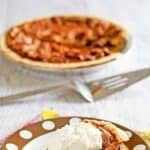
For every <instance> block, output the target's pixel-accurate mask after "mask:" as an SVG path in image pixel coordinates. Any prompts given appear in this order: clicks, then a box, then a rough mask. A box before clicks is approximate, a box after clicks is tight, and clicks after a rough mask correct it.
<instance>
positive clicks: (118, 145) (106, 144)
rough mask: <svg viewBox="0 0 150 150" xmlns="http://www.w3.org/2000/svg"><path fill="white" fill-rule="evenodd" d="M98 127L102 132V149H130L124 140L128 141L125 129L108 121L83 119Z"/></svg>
mask: <svg viewBox="0 0 150 150" xmlns="http://www.w3.org/2000/svg"><path fill="white" fill-rule="evenodd" d="M83 121H84V122H86V123H90V124H92V125H94V126H95V127H96V128H98V129H99V130H100V131H101V132H102V139H103V145H102V150H128V148H127V147H126V146H125V144H124V142H126V141H128V140H129V138H128V136H127V135H126V134H125V133H124V131H123V130H121V129H119V128H118V127H116V126H115V125H113V124H112V123H110V122H106V121H97V120H89V119H84V120H83Z"/></svg>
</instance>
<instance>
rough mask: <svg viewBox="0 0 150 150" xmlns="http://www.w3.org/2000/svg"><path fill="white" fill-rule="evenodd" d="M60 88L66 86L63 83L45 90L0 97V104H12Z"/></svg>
mask: <svg viewBox="0 0 150 150" xmlns="http://www.w3.org/2000/svg"><path fill="white" fill-rule="evenodd" d="M62 87H66V84H64V83H63V84H59V85H52V86H48V87H45V88H40V89H35V90H32V91H25V92H21V93H17V94H13V95H8V96H3V97H0V104H7V103H12V102H15V101H18V100H21V99H23V98H26V97H29V96H33V95H37V94H42V93H46V92H49V91H51V90H55V89H58V88H62ZM27 100H28V99H27Z"/></svg>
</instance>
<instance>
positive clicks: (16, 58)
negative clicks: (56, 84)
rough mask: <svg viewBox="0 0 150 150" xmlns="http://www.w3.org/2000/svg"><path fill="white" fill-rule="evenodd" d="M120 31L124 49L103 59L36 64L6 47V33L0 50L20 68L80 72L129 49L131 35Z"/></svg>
mask: <svg viewBox="0 0 150 150" xmlns="http://www.w3.org/2000/svg"><path fill="white" fill-rule="evenodd" d="M34 20H38V19H34ZM27 22H28V21H27ZM110 22H113V23H115V24H117V25H119V24H118V23H116V22H115V21H110ZM120 26H121V25H120ZM122 30H123V32H124V33H123V34H124V38H125V44H124V47H123V48H122V49H121V50H120V51H119V52H115V53H112V54H111V55H109V56H105V57H103V58H100V59H96V60H91V61H83V62H75V63H67V64H66V63H61V64H59V63H47V62H38V61H34V60H30V59H28V58H23V57H21V56H20V55H18V54H17V53H15V52H13V51H12V50H11V49H9V48H8V47H7V45H6V33H7V31H6V32H5V33H4V34H3V35H2V36H1V37H0V50H1V52H2V54H4V55H5V56H6V58H8V59H9V60H11V61H13V62H15V63H17V64H20V65H22V66H26V67H28V68H32V69H37V70H44V71H70V70H81V69H86V68H87V69H89V68H90V69H91V68H93V67H96V66H100V65H103V64H106V63H109V62H111V61H114V60H116V59H118V58H120V57H121V56H122V55H124V54H125V53H126V52H127V51H128V50H129V48H130V47H131V43H132V38H131V35H130V34H129V33H128V32H127V31H126V30H125V29H124V27H122Z"/></svg>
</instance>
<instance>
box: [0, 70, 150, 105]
mask: <svg viewBox="0 0 150 150" xmlns="http://www.w3.org/2000/svg"><path fill="white" fill-rule="evenodd" d="M149 76H150V68H145V69H141V70H137V71H132V72H128V73H122V74H118V75H114V76H111V77H107V78H104V79H100V80H95V81H91V82H88V83H85V82H83V81H82V80H79V79H78V80H74V81H68V82H64V83H62V84H56V85H51V86H49V87H44V88H40V89H35V90H32V91H26V92H21V93H17V94H13V95H9V96H4V97H0V104H6V103H12V102H14V101H18V100H21V99H23V98H25V97H28V96H33V95H36V94H42V93H45V92H49V91H51V90H54V89H58V88H71V89H74V90H76V91H78V92H79V93H80V94H81V96H82V97H83V98H84V100H86V101H88V102H93V101H94V100H95V99H102V98H104V97H106V96H109V95H111V94H113V93H116V92H118V91H121V90H123V89H125V88H127V87H129V86H130V85H132V84H134V83H136V82H138V81H140V80H142V79H145V78H146V77H149ZM26 100H28V99H26Z"/></svg>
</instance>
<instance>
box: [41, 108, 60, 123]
mask: <svg viewBox="0 0 150 150" xmlns="http://www.w3.org/2000/svg"><path fill="white" fill-rule="evenodd" d="M41 116H42V119H44V120H45V119H53V118H56V117H58V113H57V112H55V111H53V110H51V109H44V110H43V111H42V112H41Z"/></svg>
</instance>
